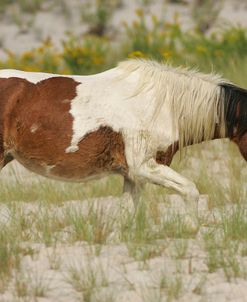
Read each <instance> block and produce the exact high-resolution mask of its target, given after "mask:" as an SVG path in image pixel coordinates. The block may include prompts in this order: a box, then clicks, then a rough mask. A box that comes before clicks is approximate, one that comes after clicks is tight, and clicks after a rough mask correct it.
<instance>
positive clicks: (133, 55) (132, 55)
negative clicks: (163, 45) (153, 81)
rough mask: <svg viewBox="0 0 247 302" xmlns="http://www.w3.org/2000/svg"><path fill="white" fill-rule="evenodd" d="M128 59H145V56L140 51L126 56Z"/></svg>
mask: <svg viewBox="0 0 247 302" xmlns="http://www.w3.org/2000/svg"><path fill="white" fill-rule="evenodd" d="M128 57H129V58H132V59H133V58H145V54H144V53H143V52H141V51H140V50H135V51H133V52H131V53H129V54H128Z"/></svg>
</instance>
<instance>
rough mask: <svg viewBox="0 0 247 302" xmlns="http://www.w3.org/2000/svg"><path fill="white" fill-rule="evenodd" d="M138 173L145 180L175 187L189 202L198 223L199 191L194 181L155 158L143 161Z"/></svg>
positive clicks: (193, 216) (191, 212) (167, 186)
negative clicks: (161, 163) (159, 162)
mask: <svg viewBox="0 0 247 302" xmlns="http://www.w3.org/2000/svg"><path fill="white" fill-rule="evenodd" d="M136 174H137V176H138V177H140V178H142V179H144V180H145V181H149V182H151V183H154V184H158V185H161V186H163V187H166V188H170V189H173V190H175V191H177V192H179V193H180V194H181V195H183V196H184V198H185V200H186V201H187V203H188V207H189V209H188V210H189V214H190V217H191V218H192V219H193V221H194V223H195V224H196V225H198V200H199V192H198V190H197V188H196V186H195V184H194V183H193V182H192V181H190V180H188V179H186V178H185V177H183V176H182V175H180V174H179V173H177V172H175V171H174V170H172V169H171V168H170V167H168V166H164V165H160V164H158V163H157V162H156V161H155V160H154V159H150V160H149V161H147V162H145V163H143V164H142V165H141V166H140V167H139V168H138V169H137V170H136Z"/></svg>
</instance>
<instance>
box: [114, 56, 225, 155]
mask: <svg viewBox="0 0 247 302" xmlns="http://www.w3.org/2000/svg"><path fill="white" fill-rule="evenodd" d="M118 68H119V69H121V70H123V71H124V77H125V76H126V77H127V76H128V75H130V74H131V73H133V72H137V71H138V72H139V74H140V77H139V85H138V87H137V91H136V94H138V93H140V92H141V91H142V90H143V89H154V91H155V98H156V101H157V110H156V114H158V113H159V112H160V108H161V107H162V105H163V104H164V102H165V103H166V104H168V105H169V107H170V108H171V112H172V114H173V121H174V127H178V132H179V146H180V150H181V149H182V147H184V146H187V145H189V144H195V143H199V142H201V141H203V140H210V139H212V138H213V136H214V132H215V126H216V124H219V126H220V129H219V130H220V136H221V137H224V136H225V120H224V102H223V101H222V93H221V88H220V86H219V85H220V84H222V83H229V82H228V81H227V80H225V79H223V78H222V77H220V76H219V75H216V74H203V73H200V72H197V71H195V70H191V69H188V68H181V67H178V68H174V67H171V66H170V65H165V64H160V63H158V62H155V61H148V60H128V61H124V62H121V63H120V64H119V65H118ZM154 118H155V116H154Z"/></svg>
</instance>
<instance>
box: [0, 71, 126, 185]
mask: <svg viewBox="0 0 247 302" xmlns="http://www.w3.org/2000/svg"><path fill="white" fill-rule="evenodd" d="M16 81H18V80H16ZM23 81H24V83H25V88H24V89H23V91H22V93H21V94H20V95H19V96H18V98H13V100H12V101H10V102H9V103H8V104H7V109H6V112H7V114H6V120H4V142H5V150H6V152H8V153H9V154H11V155H12V156H13V157H14V158H16V159H17V160H18V161H19V162H20V163H21V164H23V165H24V166H25V167H26V168H28V169H30V170H32V171H34V172H36V173H39V174H42V175H44V176H49V177H54V178H61V179H65V180H74V181H76V180H78V181H79V180H83V179H84V178H87V177H88V178H90V177H92V176H93V175H96V174H102V173H107V172H119V173H121V174H127V170H128V167H127V163H126V159H125V155H124V141H123V138H122V135H121V134H120V133H117V132H114V131H113V130H112V129H111V128H109V127H101V128H99V129H98V130H97V131H94V132H92V133H89V134H87V135H86V136H85V137H84V138H83V140H81V142H80V143H79V145H78V147H79V150H78V151H77V152H71V153H66V152H65V150H66V148H67V147H68V146H70V143H71V138H72V135H73V130H72V129H73V118H72V116H71V114H70V112H69V111H70V106H71V104H70V103H71V100H73V99H74V98H75V97H76V87H77V85H78V84H79V83H78V82H76V81H75V80H73V79H71V78H66V77H53V78H49V79H46V80H43V81H41V82H39V83H37V84H32V83H30V82H28V81H26V80H23ZM68 100H70V102H69V101H68Z"/></svg>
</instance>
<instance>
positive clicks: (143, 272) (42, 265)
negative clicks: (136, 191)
mask: <svg viewBox="0 0 247 302" xmlns="http://www.w3.org/2000/svg"><path fill="white" fill-rule="evenodd" d="M172 199H173V203H172V204H171V207H170V208H167V207H164V205H160V208H159V210H160V211H162V212H164V213H167V211H168V209H169V210H171V209H172V210H173V211H175V212H181V208H183V202H182V201H181V199H180V198H179V197H178V196H176V195H173V196H172ZM174 200H176V202H174ZM90 203H91V204H92V203H93V204H94V205H95V206H97V208H99V207H102V208H103V209H104V215H106V217H108V219H109V217H112V215H114V217H115V218H117V215H118V213H121V211H119V207H120V204H121V199H118V198H107V199H102V198H101V199H97V200H96V199H94V200H90ZM20 206H21V207H22V209H23V211H24V212H25V214H26V215H27V216H28V215H38V212H39V211H40V207H38V206H37V205H35V204H25V203H21V204H20ZM125 206H127V207H130V208H131V207H132V205H127V204H125ZM65 208H70V209H72V208H74V209H76V210H77V211H86V208H87V201H83V202H80V201H68V202H65V203H64V205H63V206H62V207H60V208H56V207H54V209H53V211H54V212H55V211H56V212H58V213H60V214H58V215H62V213H63V210H64V209H65ZM199 208H200V215H205V214H207V211H208V210H207V198H206V196H201V198H200V202H199ZM0 213H1V214H2V216H1V217H3V216H4V217H5V219H1V220H2V227H3V226H4V224H5V223H8V219H7V218H6V217H7V215H8V214H7V213H8V210H7V209H6V208H3V207H2V209H1V210H0ZM210 215H212V217H213V219H215V217H217V211H216V212H215V213H214V212H213V211H211V212H210ZM117 220H118V218H117V219H116V221H117ZM206 231H207V228H203V227H202V228H201V229H200V230H199V232H198V234H197V236H196V238H195V239H188V240H187V243H188V249H187V252H186V256H184V257H183V258H182V259H179V260H177V259H176V258H175V257H174V253H175V252H174V251H173V249H172V246H173V244H174V242H175V241H177V242H179V240H181V239H173V240H169V241H168V240H167V239H165V240H159V242H158V245H157V246H156V251H157V250H159V252H158V253H157V254H158V255H157V256H154V257H152V258H151V259H148V260H146V261H145V262H143V261H137V260H135V259H133V257H130V255H129V253H128V249H127V245H126V244H124V243H121V244H119V243H116V242H117V241H118V240H117V234H114V232H113V233H112V234H110V235H109V238H108V241H107V244H105V245H103V246H102V247H101V250H100V253H99V255H97V254H96V252H95V251H96V249H97V247H96V246H93V245H89V244H87V243H86V242H80V241H78V242H76V243H75V244H73V245H71V244H65V243H58V244H57V245H56V246H55V247H46V246H45V245H44V244H39V243H33V244H26V243H23V246H25V244H26V246H29V247H31V248H32V249H33V251H34V253H33V255H26V256H24V257H23V258H22V260H21V269H20V271H19V272H18V273H17V275H16V276H15V277H14V278H13V279H12V281H11V282H10V284H9V287H8V289H7V291H6V292H5V293H4V294H2V295H1V294H0V301H1V302H7V301H8V302H13V301H40V302H41V301H47V302H48V301H49V302H53V301H57V302H59V301H61V302H74V301H86V300H85V299H84V300H83V298H82V296H83V295H82V293H80V291H78V290H76V286H75V285H74V286H73V285H72V284H70V282H69V281H68V280H69V272H70V271H71V270H72V269H73V268H74V269H76V270H77V271H78V272H79V274H80V276H81V278H82V280H83V278H85V279H84V281H85V280H86V278H88V274H89V272H94V274H95V275H96V276H97V283H98V286H97V290H95V291H94V292H93V294H92V296H91V300H88V301H106V302H107V301H117V302H125V301H129V302H139V301H140V302H146V301H168V300H167V297H168V295H167V290H166V289H160V283H161V280H162V277H164V276H165V277H166V278H168V280H169V282H174V280H176V278H181V280H182V290H181V293H180V294H179V297H178V299H177V300H176V301H181V302H182V301H184V302H186V301H191V302H196V301H212V302H214V301H218V302H221V301H222V302H223V301H232V302H236V301H239V302H240V301H241V302H244V301H246V297H247V281H246V280H245V279H244V278H236V279H234V281H233V282H230V283H229V282H227V281H226V278H225V275H224V272H223V270H222V269H219V270H217V271H216V272H214V273H211V274H210V273H209V272H208V267H207V265H206V261H207V254H206V252H205V250H204V249H203V241H202V235H203V233H204V232H206ZM65 236H66V235H65ZM241 263H242V264H243V265H247V257H242V259H241ZM102 272H103V275H102ZM101 278H104V279H105V280H107V281H105V283H104V282H102V280H101ZM16 280H19V281H22V282H26V283H27V284H28V287H29V295H30V296H29V299H27V297H22V299H23V300H22V299H21V298H18V299H17V296H16V285H15V283H16ZM38 286H43V287H44V297H42V298H38V297H35V299H34V298H33V300H32V298H31V294H30V293H31V292H32V290H33V289H34V288H36V287H38ZM175 290H176V289H175ZM24 298H25V299H26V300H25V299H24Z"/></svg>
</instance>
